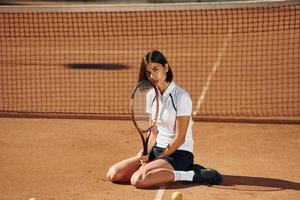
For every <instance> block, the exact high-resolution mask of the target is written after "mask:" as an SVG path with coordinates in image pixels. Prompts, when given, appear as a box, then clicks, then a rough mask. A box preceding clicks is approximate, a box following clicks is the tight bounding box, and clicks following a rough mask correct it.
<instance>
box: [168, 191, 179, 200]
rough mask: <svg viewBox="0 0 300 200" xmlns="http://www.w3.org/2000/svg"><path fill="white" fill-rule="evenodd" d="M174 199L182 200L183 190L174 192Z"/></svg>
mask: <svg viewBox="0 0 300 200" xmlns="http://www.w3.org/2000/svg"><path fill="white" fill-rule="evenodd" d="M171 198H172V200H182V194H181V192H173V193H172V196H171Z"/></svg>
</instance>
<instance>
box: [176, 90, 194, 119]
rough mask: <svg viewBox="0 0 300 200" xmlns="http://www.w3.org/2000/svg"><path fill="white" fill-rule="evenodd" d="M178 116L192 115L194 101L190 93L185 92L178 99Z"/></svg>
mask: <svg viewBox="0 0 300 200" xmlns="http://www.w3.org/2000/svg"><path fill="white" fill-rule="evenodd" d="M176 107H177V116H191V115H192V107H193V103H192V100H191V97H190V95H189V94H188V93H183V94H182V95H180V96H179V98H178V101H177V105H176Z"/></svg>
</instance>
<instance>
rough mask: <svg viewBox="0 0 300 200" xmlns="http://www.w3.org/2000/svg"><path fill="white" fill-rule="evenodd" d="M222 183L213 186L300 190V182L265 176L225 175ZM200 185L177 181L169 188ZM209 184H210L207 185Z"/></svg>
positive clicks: (258, 189) (220, 187)
mask: <svg viewBox="0 0 300 200" xmlns="http://www.w3.org/2000/svg"><path fill="white" fill-rule="evenodd" d="M223 179H224V180H223V183H222V184H221V185H212V186H211V187H214V188H219V189H226V190H241V191H277V190H286V189H290V190H300V183H297V182H292V181H287V180H282V179H275V178H264V177H250V176H234V175H223ZM197 186H200V185H198V184H193V183H189V182H177V183H172V184H169V185H168V187H167V189H182V188H190V187H197ZM206 186H209V187H210V185H206Z"/></svg>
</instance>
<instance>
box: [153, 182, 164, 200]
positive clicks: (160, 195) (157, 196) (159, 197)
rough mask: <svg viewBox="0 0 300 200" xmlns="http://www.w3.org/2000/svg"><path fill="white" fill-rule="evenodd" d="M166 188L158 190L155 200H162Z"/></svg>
mask: <svg viewBox="0 0 300 200" xmlns="http://www.w3.org/2000/svg"><path fill="white" fill-rule="evenodd" d="M166 188H167V185H163V186H160V187H159V189H158V190H157V193H156V196H155V199H154V200H161V198H162V197H163V195H164V192H165V190H166Z"/></svg>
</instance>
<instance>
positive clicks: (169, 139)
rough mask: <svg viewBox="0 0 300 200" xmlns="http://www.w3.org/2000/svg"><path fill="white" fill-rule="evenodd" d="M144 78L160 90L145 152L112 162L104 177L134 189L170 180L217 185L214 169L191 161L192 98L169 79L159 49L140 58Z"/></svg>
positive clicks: (218, 182) (170, 76)
mask: <svg viewBox="0 0 300 200" xmlns="http://www.w3.org/2000/svg"><path fill="white" fill-rule="evenodd" d="M145 79H147V80H149V81H150V82H152V83H153V84H154V85H155V86H156V87H157V88H158V89H159V91H160V96H159V103H160V104H159V107H160V108H159V117H158V119H157V123H156V126H155V127H154V128H153V129H152V134H151V136H150V139H149V146H150V148H149V155H147V156H142V150H141V151H139V153H138V154H137V155H135V156H133V157H131V158H128V159H125V160H122V161H120V162H118V163H116V164H114V165H113V166H111V167H110V169H109V170H108V172H107V179H108V180H110V181H112V182H119V183H122V182H123V183H124V182H130V183H131V184H132V185H134V186H136V187H137V188H146V187H151V186H158V185H162V184H166V183H169V182H174V181H191V182H194V183H203V184H220V183H221V182H222V177H221V175H220V174H219V173H218V172H217V171H216V170H214V169H210V168H204V167H202V166H200V165H197V164H194V163H193V162H194V155H193V136H192V124H193V122H192V119H191V114H192V101H191V98H190V96H189V94H188V93H187V91H185V90H184V89H182V88H181V87H179V86H178V85H176V83H175V82H174V81H173V73H172V70H171V67H170V65H169V63H168V62H167V60H166V58H165V56H164V55H163V54H162V53H161V52H159V51H151V52H149V53H147V54H146V56H145V57H144V58H143V60H142V63H141V66H140V74H139V81H142V80H145Z"/></svg>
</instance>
